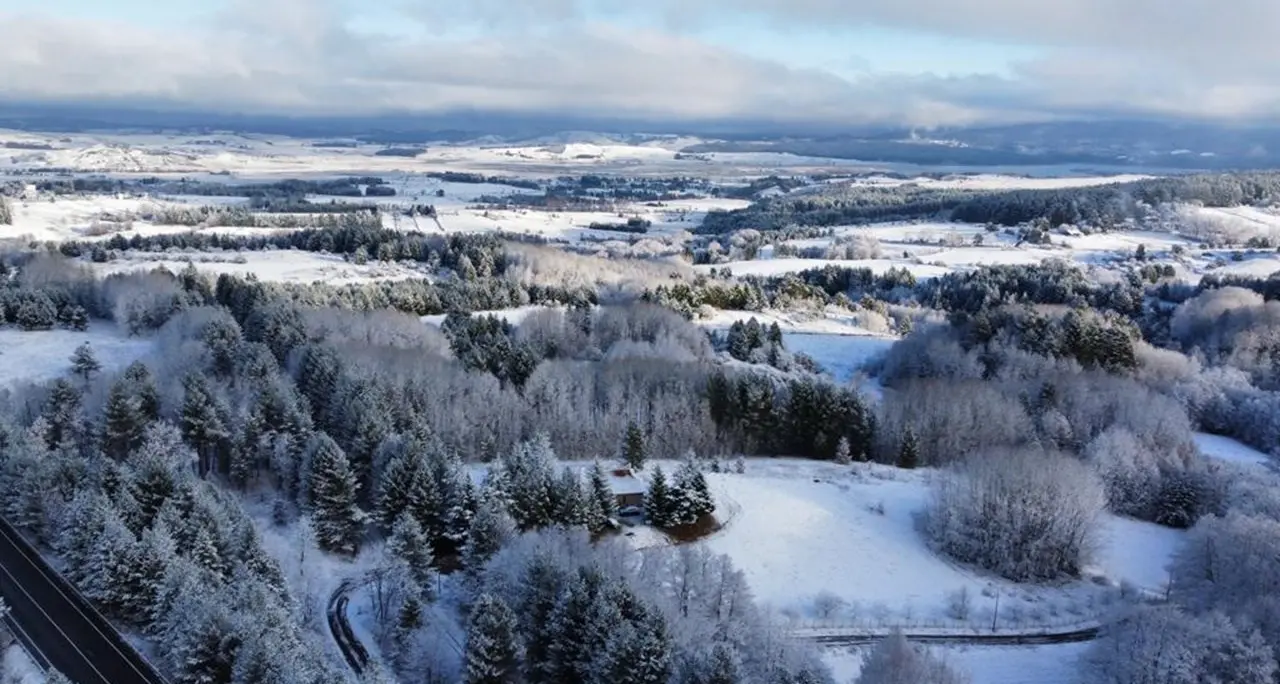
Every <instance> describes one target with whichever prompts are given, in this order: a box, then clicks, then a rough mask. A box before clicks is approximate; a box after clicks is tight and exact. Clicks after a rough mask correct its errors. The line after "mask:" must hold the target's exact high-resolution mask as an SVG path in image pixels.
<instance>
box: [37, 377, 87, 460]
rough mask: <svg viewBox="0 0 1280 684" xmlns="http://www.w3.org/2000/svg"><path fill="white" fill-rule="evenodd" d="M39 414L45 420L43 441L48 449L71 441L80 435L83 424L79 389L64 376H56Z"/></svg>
mask: <svg viewBox="0 0 1280 684" xmlns="http://www.w3.org/2000/svg"><path fill="white" fill-rule="evenodd" d="M41 415H42V416H43V418H44V421H45V422H44V424H45V442H46V443H47V444H48V445H49V448H50V449H56V448H58V447H59V446H62V445H67V444H71V443H73V442H74V440H75V439H77V438H78V437H79V436H80V434H81V432H82V426H83V424H84V421H83V418H82V416H81V398H80V390H78V389H76V387H75V385H72V384H71V383H70V382H68V381H67V380H66V378H58V379H57V380H55V381H54V383H53V390H52V391H50V392H49V399H48V401H46V402H45V405H44V412H43V413H42V414H41Z"/></svg>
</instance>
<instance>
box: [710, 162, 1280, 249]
mask: <svg viewBox="0 0 1280 684" xmlns="http://www.w3.org/2000/svg"><path fill="white" fill-rule="evenodd" d="M1277 200H1280V174H1277V173H1269V172H1259V173H1250V174H1215V175H1195V176H1179V177H1170V178H1156V179H1151V180H1143V181H1136V182H1132V183H1117V184H1113V185H1104V186H1099V187H1095V188H1076V189H1063V190H1012V191H976V190H959V189H950V188H930V187H927V186H917V185H910V184H908V185H906V186H900V187H884V186H876V185H857V184H854V185H832V186H829V187H827V188H823V189H822V190H821V191H815V192H800V193H792V194H788V195H782V196H778V197H770V198H766V199H761V200H758V201H756V202H755V203H754V204H752V205H751V206H750V207H748V208H746V209H741V210H737V211H729V212H712V213H711V214H709V215H708V216H707V219H706V221H704V222H703V224H702V227H701V229H700V232H702V233H705V234H711V235H723V234H728V233H732V232H735V231H738V230H743V229H755V230H766V231H771V230H780V229H784V228H787V227H789V226H793V225H794V226H836V225H847V224H861V223H872V222H877V221H899V220H914V219H942V220H955V221H963V222H966V223H990V224H997V225H1003V226H1017V225H1021V224H1024V223H1029V222H1031V221H1034V220H1037V219H1042V220H1044V221H1046V222H1047V224H1048V225H1049V226H1051V227H1056V226H1061V225H1064V224H1071V225H1088V226H1091V227H1095V228H1099V229H1107V228H1110V227H1115V226H1119V225H1122V224H1123V223H1124V222H1125V221H1126V220H1127V219H1133V218H1138V217H1140V216H1142V215H1143V212H1144V211H1146V210H1147V209H1150V208H1152V207H1157V206H1160V205H1161V204H1165V203H1169V202H1194V203H1199V204H1203V205H1204V206H1211V207H1230V206H1239V205H1242V204H1257V205H1267V204H1273V203H1275V202H1276V201H1277ZM1144 207H1145V209H1144Z"/></svg>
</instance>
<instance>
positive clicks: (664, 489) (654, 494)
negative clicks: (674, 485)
mask: <svg viewBox="0 0 1280 684" xmlns="http://www.w3.org/2000/svg"><path fill="white" fill-rule="evenodd" d="M675 506H676V501H675V500H674V499H673V497H672V492H671V487H670V485H669V484H668V483H667V476H666V474H664V473H663V472H662V466H656V467H654V469H653V476H652V477H650V478H649V492H648V494H646V495H645V499H644V509H645V515H646V516H647V517H648V519H649V524H650V525H653V526H654V527H657V528H661V529H665V528H668V527H672V526H674V525H675V524H676V523H675V518H676V511H675Z"/></svg>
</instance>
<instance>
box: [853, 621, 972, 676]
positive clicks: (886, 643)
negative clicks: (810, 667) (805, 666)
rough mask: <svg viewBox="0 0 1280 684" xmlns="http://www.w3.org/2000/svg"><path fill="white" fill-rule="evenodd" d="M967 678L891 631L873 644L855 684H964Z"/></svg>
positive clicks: (898, 633) (899, 634)
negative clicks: (890, 633) (889, 634)
mask: <svg viewBox="0 0 1280 684" xmlns="http://www.w3.org/2000/svg"><path fill="white" fill-rule="evenodd" d="M969 681H970V680H969V678H968V677H967V676H965V675H963V674H961V673H960V672H957V671H956V670H953V669H952V668H951V667H950V666H948V665H947V664H946V663H945V662H943V661H941V660H939V659H938V658H937V657H936V656H934V655H933V654H931V653H929V652H928V651H927V650H925V649H923V648H921V647H919V646H915V645H913V644H911V643H910V642H909V641H907V639H906V637H904V636H903V635H902V633H901V632H895V633H894V634H892V635H891V636H888V637H886V638H884V639H882V640H881V641H880V643H878V644H876V646H875V647H874V648H872V649H871V652H870V653H869V654H868V655H867V659H866V661H865V662H864V663H863V664H862V672H861V673H859V674H858V678H857V679H856V680H855V684H968V682H969Z"/></svg>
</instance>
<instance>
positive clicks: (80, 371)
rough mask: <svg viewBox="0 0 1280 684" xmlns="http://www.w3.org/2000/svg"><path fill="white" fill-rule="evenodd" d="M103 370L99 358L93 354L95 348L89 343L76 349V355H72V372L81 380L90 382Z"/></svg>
mask: <svg viewBox="0 0 1280 684" xmlns="http://www.w3.org/2000/svg"><path fill="white" fill-rule="evenodd" d="M100 370H102V364H101V363H99V362H98V358H97V357H96V356H94V354H93V347H91V346H89V343H88V342H84V343H82V344H81V345H80V346H79V347H76V350H75V352H74V353H72V354H71V372H72V373H74V374H76V375H78V376H80V379H81V380H84V381H85V382H88V381H89V378H92V377H93V376H94V375H96V374H97V373H98V371H100Z"/></svg>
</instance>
